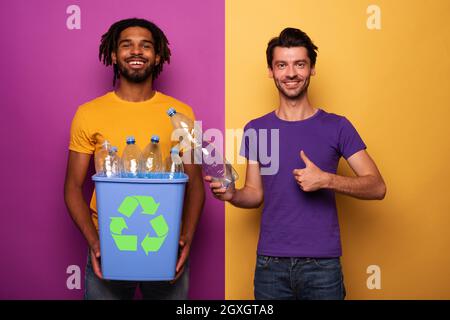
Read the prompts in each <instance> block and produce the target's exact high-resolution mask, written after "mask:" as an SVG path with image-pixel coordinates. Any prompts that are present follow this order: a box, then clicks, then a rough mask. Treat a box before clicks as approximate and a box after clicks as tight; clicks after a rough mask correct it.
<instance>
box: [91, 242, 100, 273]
mask: <svg viewBox="0 0 450 320" xmlns="http://www.w3.org/2000/svg"><path fill="white" fill-rule="evenodd" d="M89 251H90V254H91V263H92V269H93V270H94V273H95V275H96V276H97V277H99V278H100V279H103V274H102V269H101V264H100V242H99V241H97V242H96V243H95V244H93V245H92V246H91V247H90V250H89Z"/></svg>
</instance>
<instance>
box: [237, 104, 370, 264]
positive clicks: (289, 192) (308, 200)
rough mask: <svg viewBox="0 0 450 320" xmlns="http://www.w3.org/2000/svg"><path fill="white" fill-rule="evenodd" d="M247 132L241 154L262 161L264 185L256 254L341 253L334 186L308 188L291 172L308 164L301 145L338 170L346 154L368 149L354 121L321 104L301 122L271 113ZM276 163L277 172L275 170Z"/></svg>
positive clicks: (333, 170)
mask: <svg viewBox="0 0 450 320" xmlns="http://www.w3.org/2000/svg"><path fill="white" fill-rule="evenodd" d="M251 129H254V130H251ZM261 129H263V130H261ZM264 129H266V130H267V131H265V130H264ZM271 129H278V130H279V131H278V134H279V144H278V148H279V152H277V148H276V147H277V146H276V144H275V141H276V140H277V139H276V134H273V135H271V131H270V130H271ZM260 130H261V131H260ZM255 132H256V133H258V134H255ZM264 132H265V133H264ZM244 133H245V134H244V137H243V141H242V145H241V151H240V154H241V155H242V156H244V157H246V158H247V159H250V160H255V161H258V162H259V164H260V167H261V172H262V182H263V188H264V209H263V213H262V220H261V228H260V235H259V242H258V254H261V255H267V256H277V257H315V258H321V257H339V256H341V255H342V249H341V239H340V231H339V222H338V217H337V209H336V201H335V194H334V191H331V190H326V189H321V190H318V191H315V192H304V191H303V190H301V189H300V187H299V185H298V184H297V183H296V181H295V179H294V176H293V174H292V171H293V170H294V169H303V168H305V163H304V162H303V160H302V159H301V158H300V150H303V151H304V152H305V154H306V156H307V157H308V158H309V159H310V160H311V161H312V162H313V163H315V165H316V166H318V167H319V168H320V169H322V170H323V171H326V172H330V173H336V170H337V167H338V163H339V159H340V158H341V156H343V157H344V158H345V159H347V158H349V157H350V156H351V155H353V154H354V153H356V152H357V151H360V150H363V149H365V148H366V145H365V144H364V142H363V141H362V139H361V137H360V136H359V134H358V132H357V131H356V129H355V128H354V127H353V125H352V124H351V123H350V121H348V120H347V119H346V118H345V117H343V116H339V115H336V114H333V113H328V112H326V111H324V110H322V109H318V111H317V112H316V113H315V114H314V115H313V116H311V117H310V118H307V119H305V120H301V121H285V120H281V119H279V118H278V117H277V116H276V114H275V112H271V113H268V114H266V115H264V116H262V117H261V118H257V119H254V120H252V121H250V122H249V123H248V124H247V125H246V126H245V129H244ZM250 137H251V138H250ZM272 139H273V140H274V141H271V140H272ZM256 140H257V141H256ZM251 141H253V142H251ZM266 144H267V147H265V145H266ZM271 151H272V153H273V154H271ZM277 153H278V155H279V157H278V161H279V162H278V166H277V164H276V161H277V159H276V158H277V157H276V154H277ZM268 155H269V156H268ZM269 158H270V159H271V161H268V159H269ZM277 167H278V170H276V172H271V171H274V170H273V168H275V169H276V168H277ZM270 168H272V169H270ZM263 171H265V173H264V172H263ZM267 173H269V174H267Z"/></svg>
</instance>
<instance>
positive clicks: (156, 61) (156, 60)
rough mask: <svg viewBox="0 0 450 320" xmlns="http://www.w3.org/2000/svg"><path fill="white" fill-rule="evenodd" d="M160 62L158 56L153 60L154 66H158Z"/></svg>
mask: <svg viewBox="0 0 450 320" xmlns="http://www.w3.org/2000/svg"><path fill="white" fill-rule="evenodd" d="M160 61H161V57H160V56H159V55H157V56H156V58H155V66H157V65H159V62H160Z"/></svg>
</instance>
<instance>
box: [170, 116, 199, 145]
mask: <svg viewBox="0 0 450 320" xmlns="http://www.w3.org/2000/svg"><path fill="white" fill-rule="evenodd" d="M167 115H168V116H169V117H170V122H172V126H173V128H174V129H176V130H180V133H179V136H180V137H181V138H182V140H183V141H180V142H181V145H182V148H183V150H184V151H187V150H189V149H190V148H194V149H195V148H199V147H201V145H202V143H201V133H200V132H197V130H196V128H195V127H194V122H193V121H192V120H191V119H189V118H188V117H187V116H185V115H184V114H182V113H179V112H177V111H176V110H175V109H174V108H169V109H168V110H167ZM185 139H186V140H185Z"/></svg>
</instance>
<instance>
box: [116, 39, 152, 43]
mask: <svg viewBox="0 0 450 320" xmlns="http://www.w3.org/2000/svg"><path fill="white" fill-rule="evenodd" d="M131 41H132V40H131V39H122V40H120V41H119V44H121V43H123V42H131ZM140 42H147V43H151V44H154V43H153V41H151V40H145V39H144V40H141V41H140Z"/></svg>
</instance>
